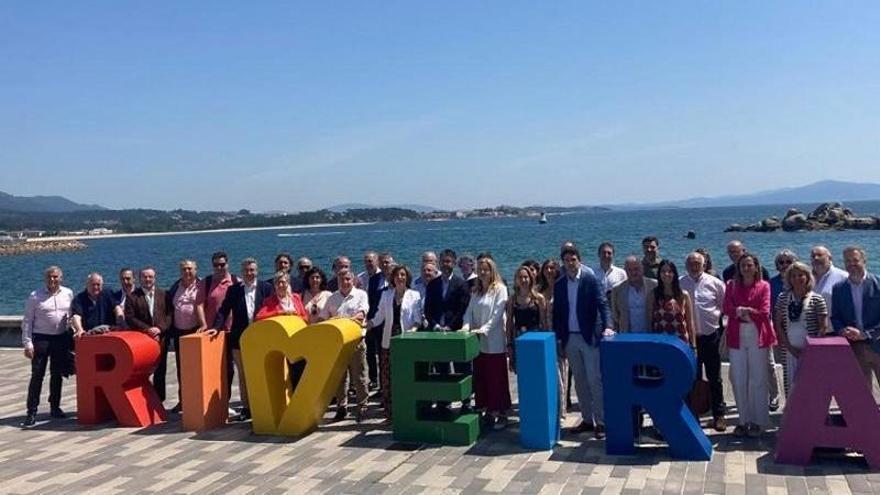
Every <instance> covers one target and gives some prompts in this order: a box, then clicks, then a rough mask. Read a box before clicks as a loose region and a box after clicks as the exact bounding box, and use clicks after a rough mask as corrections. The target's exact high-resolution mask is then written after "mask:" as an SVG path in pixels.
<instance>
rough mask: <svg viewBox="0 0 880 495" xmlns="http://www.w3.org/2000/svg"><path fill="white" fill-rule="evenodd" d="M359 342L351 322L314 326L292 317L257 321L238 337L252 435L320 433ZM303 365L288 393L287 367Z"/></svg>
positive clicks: (289, 380) (335, 320)
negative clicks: (319, 425) (316, 431)
mask: <svg viewBox="0 0 880 495" xmlns="http://www.w3.org/2000/svg"><path fill="white" fill-rule="evenodd" d="M360 340H361V327H360V326H359V325H358V324H357V323H355V322H354V321H352V320H349V319H341V318H340V319H333V320H328V321H325V322H322V323H318V324H315V325H309V326H306V323H305V322H304V321H303V320H302V319H301V318H299V317H296V316H276V317H274V318H269V319H266V320H261V321H255V322H254V323H252V324H251V325H250V326H249V327H247V329H246V330H245V331H244V334H243V335H242V337H241V352H242V360H243V361H244V368H245V379H246V380H247V387H248V396H249V398H248V399H249V401H250V408H251V415H252V418H253V429H254V433H256V434H258V435H287V436H299V435H303V434H305V433H309V432H311V431H313V430H314V429H316V428H317V427H318V423H319V422H320V421H321V419H322V418H323V416H324V412H325V411H326V410H327V406H328V405H329V404H330V399H332V398H333V396H334V395H335V394H336V389H337V388H338V387H339V382H341V381H342V378H343V374H344V373H345V372H346V368H347V366H348V362H349V361H350V360H351V356H352V355H353V354H354V351H355V348H356V347H357V345H358V342H360ZM299 360H305V362H306V367H305V371H304V372H303V376H302V379H300V381H299V384H298V385H297V387H296V390H295V391H294V390H292V385H291V379H290V372H289V370H288V365H287V362H288V361H290V362H291V363H293V362H296V361H299Z"/></svg>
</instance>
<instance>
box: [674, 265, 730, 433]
mask: <svg viewBox="0 0 880 495" xmlns="http://www.w3.org/2000/svg"><path fill="white" fill-rule="evenodd" d="M685 266H686V268H687V275H684V276H682V277H681V278H680V283H681V288H682V290H686V291H688V292H689V293H690V294H691V300H692V301H693V303H694V312H695V315H694V316H695V318H694V320H695V321H696V325H697V329H696V330H697V370H698V373H699V374H700V375H702V368H703V367H705V368H706V379H707V380H708V381H709V398H710V401H711V404H712V421H711V422H710V423H709V424H708V425H707V426H706V427H707V428H714V429H715V431H719V432H721V431H725V430H726V429H727V421H726V420H725V419H724V390H723V385H722V381H721V352H720V345H721V332H719V331H718V327H719V321H720V317H721V308H722V306H723V305H724V289H725V286H724V282H722V281H721V280H719V279H718V278H717V277H713V276H712V275H709V274H707V273H705V272H704V267H705V266H706V259H705V258H704V257H703V255H702V254H700V253H697V252H692V253H690V254H688V256H687V261H686V263H685Z"/></svg>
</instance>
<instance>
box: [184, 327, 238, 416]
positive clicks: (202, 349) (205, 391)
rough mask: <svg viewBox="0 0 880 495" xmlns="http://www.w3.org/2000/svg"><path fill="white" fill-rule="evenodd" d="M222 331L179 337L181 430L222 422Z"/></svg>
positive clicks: (226, 411)
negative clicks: (214, 333)
mask: <svg viewBox="0 0 880 495" xmlns="http://www.w3.org/2000/svg"><path fill="white" fill-rule="evenodd" d="M225 342H226V333H225V332H219V333H218V334H217V335H215V336H213V337H209V336H208V335H206V334H204V333H194V334H190V335H184V336H183V337H181V338H180V367H181V370H180V382H181V383H180V389H181V394H182V395H183V397H182V398H181V405H182V406H183V418H182V420H183V421H182V423H183V429H184V430H188V431H204V430H210V429H212V428H218V427H220V426H223V425H225V424H226V420H227V419H228V415H229V397H227V394H226V390H227V388H226V349H225V348H224V345H225Z"/></svg>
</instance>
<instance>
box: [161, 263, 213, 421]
mask: <svg viewBox="0 0 880 495" xmlns="http://www.w3.org/2000/svg"><path fill="white" fill-rule="evenodd" d="M179 266H180V279H178V280H177V282H174V284H173V285H172V286H171V288H170V289H168V293H167V294H168V295H167V297H168V303H167V304H166V307H168V308H169V311H170V312H171V328H169V329H168V332H167V333H166V334H165V335H163V336H162V354H161V355H160V356H159V364H158V365H157V366H156V371H155V373H153V386H154V387H155V388H156V392H158V394H159V399H161V400H162V401H164V400H165V372H166V369H167V361H168V359H167V358H168V350H169V348H170V347H172V346H173V347H174V351H175V352H174V360H175V362H176V363H177V387H178V388H177V393H178V397H180V353H179V352H177V350H178V349H179V348H180V337H181V336H183V335H189V334H191V333H195V332H203V331H205V329H206V328H207V326H206V325H205V299H204V295H205V292H204V290H203V289H202V282H201V280H199V277H198V267H197V266H196V262H195V261H192V260H183V261H181V262H180V265H179ZM180 410H181V408H180V402H178V403H177V405H176V406H174V408H172V410H171V411H172V412H180Z"/></svg>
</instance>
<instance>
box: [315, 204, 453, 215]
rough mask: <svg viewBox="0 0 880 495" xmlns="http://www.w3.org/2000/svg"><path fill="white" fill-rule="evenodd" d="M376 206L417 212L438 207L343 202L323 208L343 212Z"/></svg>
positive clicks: (434, 209)
mask: <svg viewBox="0 0 880 495" xmlns="http://www.w3.org/2000/svg"><path fill="white" fill-rule="evenodd" d="M377 208H400V209H402V210H412V211H417V212H419V213H430V212H432V211H438V208H434V207H433V206H425V205H378V206H377V205H368V204H364V203H345V204H341V205H333V206H330V207H327V208H324V209H325V210H329V211H332V212H334V213H343V212H345V211H348V210H371V209H377Z"/></svg>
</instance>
